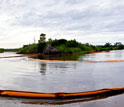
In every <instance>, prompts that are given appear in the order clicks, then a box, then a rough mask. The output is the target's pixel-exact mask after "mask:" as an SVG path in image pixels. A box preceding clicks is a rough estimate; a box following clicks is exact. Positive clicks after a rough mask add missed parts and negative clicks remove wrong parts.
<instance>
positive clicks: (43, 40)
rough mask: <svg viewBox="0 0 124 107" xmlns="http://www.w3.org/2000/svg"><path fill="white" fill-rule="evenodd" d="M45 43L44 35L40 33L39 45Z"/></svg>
mask: <svg viewBox="0 0 124 107" xmlns="http://www.w3.org/2000/svg"><path fill="white" fill-rule="evenodd" d="M45 41H46V34H44V33H41V34H40V40H39V43H40V42H45Z"/></svg>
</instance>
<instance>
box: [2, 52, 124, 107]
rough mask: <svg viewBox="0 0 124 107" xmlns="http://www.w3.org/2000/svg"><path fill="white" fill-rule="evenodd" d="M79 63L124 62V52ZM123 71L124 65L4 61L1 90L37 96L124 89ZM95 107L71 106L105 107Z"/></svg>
mask: <svg viewBox="0 0 124 107" xmlns="http://www.w3.org/2000/svg"><path fill="white" fill-rule="evenodd" d="M2 56H17V54H15V53H1V54H0V57H2ZM79 60H100V61H103V60H124V51H123V50H122V51H112V52H110V53H95V54H87V55H85V56H81V57H80V58H79ZM123 69H124V62H102V63H82V62H53V61H50V62H49V61H46V62H43V61H32V60H30V59H28V58H27V57H18V58H0V89H7V90H22V91H35V92H82V91H91V90H96V89H102V88H114V87H122V86H124V78H123V75H124V70H123ZM121 97H123V95H121ZM121 97H119V98H121ZM123 98H124V97H123ZM111 99H114V100H111ZM117 100H118V97H112V98H110V99H108V100H103V101H102V103H103V104H104V103H105V102H107V101H109V102H111V101H117ZM100 101H101V100H100ZM97 102H98V103H97ZM93 103H95V105H94V104H93ZM93 103H92V102H90V103H75V104H70V105H71V106H73V105H75V106H77V107H78V106H79V105H85V106H86V107H90V106H91V104H92V105H94V106H95V107H102V106H98V105H97V104H99V101H94V102H93ZM96 103H97V104H96ZM121 103H123V102H121ZM100 104H101V103H100ZM123 104H124V103H123ZM88 105H90V106H88ZM115 105H116V104H115ZM63 106H67V105H63ZM68 106H69V105H68ZM104 107H107V106H104ZM119 107H120V106H119Z"/></svg>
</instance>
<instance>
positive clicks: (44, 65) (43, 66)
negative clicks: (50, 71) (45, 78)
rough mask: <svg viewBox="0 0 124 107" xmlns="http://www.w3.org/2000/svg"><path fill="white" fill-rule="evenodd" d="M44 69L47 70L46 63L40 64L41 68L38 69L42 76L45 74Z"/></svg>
mask: <svg viewBox="0 0 124 107" xmlns="http://www.w3.org/2000/svg"><path fill="white" fill-rule="evenodd" d="M46 69H47V65H46V63H42V64H41V68H40V73H41V74H42V75H45V74H46Z"/></svg>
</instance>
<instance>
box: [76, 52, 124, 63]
mask: <svg viewBox="0 0 124 107" xmlns="http://www.w3.org/2000/svg"><path fill="white" fill-rule="evenodd" d="M78 59H79V60H88V61H103V60H123V59H124V50H118V51H110V52H101V53H94V54H86V55H84V56H80V57H79V58H78Z"/></svg>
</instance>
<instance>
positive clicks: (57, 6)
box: [0, 0, 124, 48]
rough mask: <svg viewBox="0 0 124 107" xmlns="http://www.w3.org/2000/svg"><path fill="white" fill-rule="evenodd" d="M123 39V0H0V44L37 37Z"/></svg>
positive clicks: (93, 41) (96, 41)
mask: <svg viewBox="0 0 124 107" xmlns="http://www.w3.org/2000/svg"><path fill="white" fill-rule="evenodd" d="M40 33H45V34H46V35H47V39H48V38H53V39H54V38H65V39H76V40H77V41H79V42H82V43H87V42H88V43H91V44H104V43H105V42H111V43H114V42H122V43H124V0H0V47H3V48H16V47H21V46H22V45H23V44H29V43H33V42H34V37H35V39H36V40H38V39H39V35H40Z"/></svg>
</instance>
